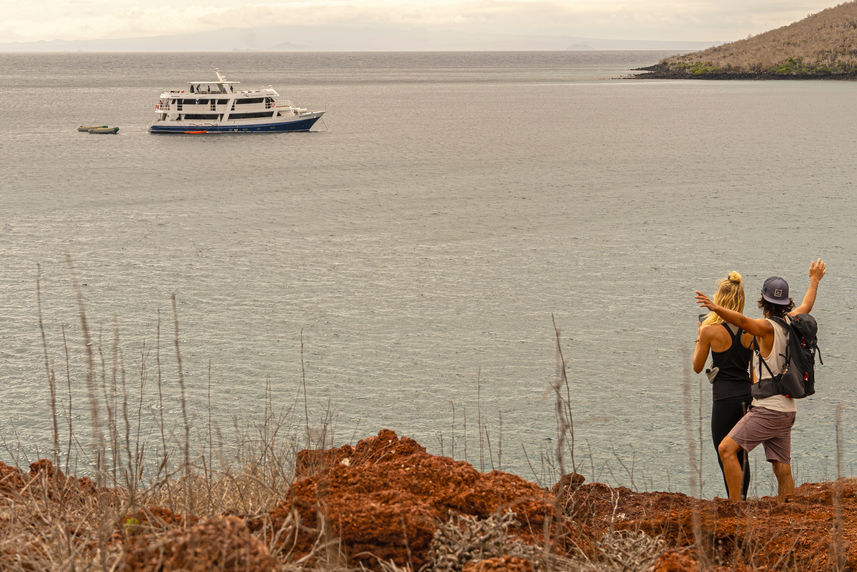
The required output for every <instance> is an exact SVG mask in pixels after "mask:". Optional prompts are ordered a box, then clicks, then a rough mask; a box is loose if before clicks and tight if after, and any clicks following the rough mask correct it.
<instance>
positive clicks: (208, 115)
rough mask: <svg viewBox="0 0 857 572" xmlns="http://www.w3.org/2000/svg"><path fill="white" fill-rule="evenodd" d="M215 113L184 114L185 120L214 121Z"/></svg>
mask: <svg viewBox="0 0 857 572" xmlns="http://www.w3.org/2000/svg"><path fill="white" fill-rule="evenodd" d="M216 115H217V114H216V113H185V114H184V118H185V119H214V118H215V116H216Z"/></svg>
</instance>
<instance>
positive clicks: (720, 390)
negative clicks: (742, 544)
mask: <svg viewBox="0 0 857 572" xmlns="http://www.w3.org/2000/svg"><path fill="white" fill-rule="evenodd" d="M713 297H714V303H715V304H717V305H718V306H722V307H724V308H728V309H730V310H733V311H735V312H738V313H742V312H743V311H744V281H743V280H742V278H741V275H740V274H739V273H737V272H734V271H733V272H730V273H729V275H728V276H727V277H726V278H723V279H722V280H720V281H719V282H718V283H717V291H716V292H715V293H714V296H713ZM703 316H704V317H705V319H704V320H703V321H702V322H701V323H700V324H699V331H698V335H697V340H696V349H695V350H694V352H693V370H694V371H695V372H696V373H699V372H701V371H702V368H703V367H705V362H706V361H707V360H708V354H709V353H711V360H712V366H711V369H710V373H709V380H710V381H711V384H712V393H713V396H712V397H713V402H712V405H711V439H712V441H714V449H715V451H716V450H717V447H718V446H719V445H720V441H722V440H723V438H724V437H726V435H728V434H729V431H731V430H732V428H733V427H734V426H735V424H736V423H738V421H739V420H740V419H741V417H743V416H744V413H745V412H746V411H747V409H748V408H749V406H750V403H751V401H752V400H753V397H752V395H751V394H750V388H751V386H752V382H751V380H750V373H749V372H750V368H749V365H750V358H751V357H752V356H753V350H752V343H753V336H752V335H750V334H748V333H747V332H745V331H743V330H742V329H741V328H739V327H738V326H733V325H732V324H729V323H727V322H725V321H724V320H723V318H721V317H720V316H719V315H717V314H715V313H714V312H710V313H709V314H708V315H707V316H705V315H704V314H703ZM703 316H700V318H702V317H703ZM738 461H739V463H740V464H741V467H742V468H743V470H744V476H743V482H742V486H741V498H747V489H748V487H749V486H750V467H749V466H748V464H747V453H746V452H745V451H743V450H742V451H741V453H740V454H739V457H738ZM717 462H718V463H719V464H720V471H721V472H723V463H722V461H721V460H720V455H718V456H717ZM723 482H724V484H725V483H726V474H725V473H723ZM727 493H728V485H727Z"/></svg>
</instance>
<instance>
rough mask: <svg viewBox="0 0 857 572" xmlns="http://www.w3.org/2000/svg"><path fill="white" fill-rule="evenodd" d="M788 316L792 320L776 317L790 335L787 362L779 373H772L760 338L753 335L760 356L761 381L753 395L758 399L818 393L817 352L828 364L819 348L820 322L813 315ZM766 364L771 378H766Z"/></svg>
mask: <svg viewBox="0 0 857 572" xmlns="http://www.w3.org/2000/svg"><path fill="white" fill-rule="evenodd" d="M788 318H789V319H788V320H784V319H782V318H772V320H774V321H775V322H777V323H778V324H780V325H781V326H783V327H784V328H785V330H786V335H787V337H788V339H787V340H786V353H785V355H783V354H780V356H782V357H783V358H784V360H783V363H784V364H785V365H784V367H783V370H782V372H781V373H780V374H779V375H774V374H773V373H772V372H771V368H769V367H768V364H767V363H765V360H764V359H762V356H761V354H760V352H759V345H758V343H757V342H756V339H755V338H753V349H754V350H755V351H756V356H757V357H758V359H759V381H757V382H756V383H754V384H753V388H752V393H753V397H754V398H756V399H763V398H765V397H770V396H772V395H785V396H786V397H792V398H794V399H802V398H804V397H809V396H810V395H812V394H813V393H815V354H816V353H818V362H819V363H820V364H822V365H823V364H824V362H823V361H822V360H821V352H820V351H819V350H818V337H817V334H818V323H817V322H816V321H815V318H813V317H812V316H810V315H809V314H797V315H795V316H789V317H788ZM762 364H764V365H765V369H767V370H768V374H770V375H771V377H770V378H768V379H762Z"/></svg>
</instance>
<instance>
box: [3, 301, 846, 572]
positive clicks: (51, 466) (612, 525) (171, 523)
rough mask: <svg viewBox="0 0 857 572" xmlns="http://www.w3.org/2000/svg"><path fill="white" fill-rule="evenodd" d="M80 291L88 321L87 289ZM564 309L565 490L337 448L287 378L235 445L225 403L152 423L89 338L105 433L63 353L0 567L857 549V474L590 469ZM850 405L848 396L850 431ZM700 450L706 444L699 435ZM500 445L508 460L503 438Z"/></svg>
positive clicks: (588, 564) (740, 556) (610, 560)
mask: <svg viewBox="0 0 857 572" xmlns="http://www.w3.org/2000/svg"><path fill="white" fill-rule="evenodd" d="M37 291H38V285H37ZM172 301H173V324H174V327H173V328H172V329H173V331H174V336H175V337H174V340H173V344H172V345H173V346H174V351H175V352H177V353H178V352H180V347H179V344H178V342H177V340H178V338H179V320H178V308H177V305H176V301H175V298H173V300H172ZM79 310H80V315H81V321H82V323H85V322H86V317H85V309H84V307H83V305H82V303H81V304H80V306H79ZM39 315H40V316H41V311H40V312H39ZM40 322H41V320H40ZM40 325H41V323H40ZM159 326H160V323H159ZM554 328H555V331H556V342H557V343H556V354H557V376H556V379H555V381H554V384H553V390H554V397H555V401H556V409H555V414H556V421H557V440H556V441H557V446H556V449H555V451H554V452H553V458H552V459H550V463H551V468H552V473H553V474H554V475H555V477H556V478H557V482H556V484H555V485H554V486H553V487H552V488H551V489H550V490H548V489H546V488H545V487H543V486H540V485H537V484H535V483H531V482H528V481H526V480H524V479H522V478H520V477H517V476H515V475H510V474H508V473H502V472H500V471H494V470H492V471H490V472H482V471H477V470H476V469H475V468H474V467H473V466H471V465H469V464H468V463H465V462H463V461H455V460H453V459H450V458H448V457H438V456H434V455H429V454H428V453H426V451H425V448H424V447H422V446H421V445H419V444H418V443H416V442H415V441H413V440H411V439H408V438H407V437H402V438H400V437H398V436H397V435H396V434H395V433H394V432H393V431H390V430H388V429H384V430H381V431H380V432H379V433H378V435H377V436H373V437H369V438H367V439H363V440H361V441H360V442H359V443H357V444H356V446H353V447H352V446H351V445H343V446H342V447H339V448H332V443H331V442H330V440H329V436H328V434H327V432H326V424H323V427H322V429H321V430H320V431H310V427H309V416H308V415H307V414H306V410H305V411H304V415H301V414H300V413H296V412H297V410H298V407H291V408H290V409H288V410H287V411H284V412H283V413H276V412H275V411H274V407H273V406H272V405H271V404H270V391H268V392H266V396H267V399H268V401H269V403H268V405H266V407H265V413H264V415H263V418H262V419H261V421H260V422H259V423H258V424H251V425H250V426H248V427H246V428H236V429H237V430H236V436H235V439H236V441H237V442H238V448H237V454H236V456H235V457H234V458H232V459H229V460H227V459H225V458H224V457H223V454H222V451H218V450H219V449H221V448H220V447H217V446H216V441H217V440H219V436H218V438H215V436H214V435H213V434H212V427H211V420H210V419H209V422H208V423H209V426H208V427H207V428H206V430H204V431H202V432H200V433H198V434H197V433H195V432H194V430H193V428H192V427H190V425H189V424H188V422H187V421H185V418H184V417H182V418H181V419H179V420H178V421H177V423H176V427H175V428H172V429H171V428H168V427H165V425H164V424H163V423H158V424H157V425H156V427H157V430H156V431H155V432H154V433H152V434H146V433H145V432H143V431H142V430H141V429H140V415H141V414H142V412H143V408H142V407H141V406H140V403H139V400H141V399H142V398H141V397H140V396H141V392H140V391H139V388H137V387H134V386H135V383H134V382H130V381H129V380H126V376H125V369H124V365H123V363H122V358H121V352H117V351H115V349H111V348H103V347H102V346H101V338H100V337H99V338H97V341H93V343H92V345H91V346H87V347H88V348H89V350H88V351H91V352H92V355H93V356H98V357H99V359H92V360H88V362H87V363H89V364H90V365H89V368H90V370H89V371H88V372H87V373H86V375H85V376H84V377H85V379H84V380H83V381H77V383H80V384H81V385H83V384H84V383H85V385H86V387H87V388H88V389H89V390H90V391H91V393H90V395H89V397H90V400H89V403H88V405H89V412H90V416H91V417H92V418H93V419H91V420H89V421H91V422H92V425H93V433H94V434H95V435H94V436H92V435H86V438H84V439H81V438H80V436H81V434H86V429H87V427H86V425H84V426H83V427H82V428H79V427H73V426H72V424H71V421H69V422H68V424H67V425H66V426H65V427H62V424H60V423H59V418H61V417H63V416H65V417H67V418H68V415H67V413H68V411H69V410H71V408H72V401H71V390H70V389H69V390H68V391H69V395H68V398H67V400H66V398H65V397H64V396H63V395H62V390H60V389H59V388H60V387H61V386H62V385H66V387H71V386H72V385H73V383H74V382H73V381H72V380H71V379H69V380H67V383H66V384H58V383H57V380H56V376H55V371H56V370H57V368H56V365H55V360H54V359H51V357H50V356H48V355H47V353H46V355H45V367H46V374H47V377H48V383H49V387H50V396H51V400H52V403H51V406H52V409H51V410H52V412H53V415H54V417H55V419H54V422H53V425H52V429H53V433H54V434H53V446H54V451H53V460H49V459H42V460H39V461H37V462H34V463H32V464H30V466H29V471H28V472H25V470H22V469H20V468H17V467H11V466H8V465H6V464H3V463H0V569H2V570H10V571H25V570H26V571H31V570H47V571H66V570H73V571H100V572H106V571H108V570H110V571H112V570H117V571H139V572H142V571H149V570H158V571H169V570H183V571H189V572H194V571H198V572H203V571H205V572H208V571H210V570H242V571H251V572H256V571H259V572H261V571H281V572H292V571H294V572H297V571H299V570H303V571H309V570H316V571H339V572H351V571H353V572H358V571H365V570H380V571H385V572H415V571H420V572H432V571H435V570H437V571H448V572H457V571H459V570H460V571H461V572H486V571H489V570H507V571H521V572H539V571H557V572H560V571H562V572H565V571H569V572H594V571H595V570H599V571H600V570H605V571H620V570H621V571H626V570H628V571H630V570H685V569H711V570H721V569H724V570H725V569H730V570H753V569H767V570H771V569H777V570H803V569H807V570H808V569H829V570H850V569H853V568H854V567H855V565H857V549H855V548H854V547H857V481H853V480H852V481H848V480H845V479H841V478H840V479H839V480H837V481H836V482H835V483H827V484H821V485H803V486H802V487H800V489H799V490H798V491H797V494H796V495H795V498H794V500H793V502H792V503H789V504H787V505H777V504H776V503H775V501H774V500H773V499H770V498H766V499H760V500H757V501H752V502H748V503H733V502H728V501H703V500H701V499H696V498H692V497H688V496H686V495H684V494H682V493H640V492H634V491H631V490H628V489H627V488H624V487H619V488H611V487H608V486H606V485H603V484H599V483H592V484H585V479H584V477H583V476H581V475H579V474H577V472H576V467H577V463H576V461H575V452H574V432H573V422H572V407H571V398H572V394H573V391H572V386H571V384H570V382H569V379H568V376H567V372H566V360H565V357H564V356H563V353H562V344H561V343H560V336H559V330H558V329H557V327H556V324H554ZM44 331H45V330H44V329H42V332H44ZM87 339H88V338H87ZM112 344H113V348H115V345H116V336H115V335H114V339H113V340H112ZM44 347H45V348H47V344H44ZM63 347H65V348H67V347H68V346H67V344H63ZM160 348H161V341H160V330H159V334H158V342H157V343H156V346H155V352H156V364H157V365H156V369H157V371H156V372H154V374H155V375H151V376H150V374H149V372H147V369H146V367H144V364H142V363H141V364H140V368H139V371H140V374H139V375H140V378H139V383H140V384H141V385H142V384H143V383H145V382H146V380H147V379H149V378H150V377H155V378H156V379H157V380H158V381H157V383H161V380H162V379H164V378H165V377H166V376H164V375H162V374H163V373H164V372H162V371H161V370H160V359H159V352H160ZM67 351H68V350H66V352H67ZM46 352H47V349H46ZM103 356H112V357H110V358H109V359H108V358H105V357H103ZM64 359H65V361H66V363H67V362H68V360H69V357H68V355H67V354H66V356H65V357H64ZM111 361H112V363H110V362H111ZM177 361H180V359H178V360H177ZM99 363H100V365H98V364H99ZM62 369H66V370H67V368H60V370H62ZM110 372H112V373H110ZM685 377H686V379H685V384H686V388H685V389H686V391H687V392H688V395H689V391H690V382H689V374H688V373H687V372H686V375H685ZM302 384H303V380H302ZM182 399H184V397H182ZM180 405H182V409H183V404H180ZM102 412H103V413H102ZM686 414H687V415H690V409H689V408H687V411H686ZM700 416H701V413H700ZM840 416H841V411H837V443H838V439H839V433H838V432H839V417H840ZM302 418H303V419H302ZM689 425H691V424H690V423H688V426H689ZM238 429H241V430H238ZM63 433H67V435H66V434H63ZM483 434H484V435H486V440H487V431H485V432H484V433H483ZM99 435H104V436H105V437H103V438H102V437H99ZM195 435H198V438H193V437H194V436H195ZM480 438H481V437H480ZM692 441H693V435H692V434H690V433H689V442H692ZM63 443H70V444H71V443H73V444H74V445H69V446H68V451H69V452H72V453H74V456H75V457H79V458H80V459H84V460H86V464H87V465H88V466H89V467H91V468H92V469H93V471H94V472H93V471H90V474H91V477H90V476H84V477H80V478H78V477H77V476H74V475H71V474H68V473H69V464H71V466H79V464H78V463H77V462H76V461H71V463H70V461H69V457H68V456H66V463H65V472H63V471H62V470H60V463H59V457H60V452H61V451H60V448H61V446H62V444H63ZM7 445H8V444H7ZM159 446H160V447H159ZM299 449H300V450H299ZM837 452H838V453H839V448H837ZM489 453H490V447H489ZM492 457H493V456H492ZM690 457H691V459H692V463H693V459H694V458H695V451H694V450H693V449H692V448H691V453H690ZM497 458H498V464H499V458H500V455H499V452H498V455H497ZM838 474H839V475H840V476H841V467H840V468H839V470H838ZM830 523H833V530H831V529H830Z"/></svg>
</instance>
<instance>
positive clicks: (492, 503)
mask: <svg viewBox="0 0 857 572" xmlns="http://www.w3.org/2000/svg"><path fill="white" fill-rule="evenodd" d="M297 465H298V467H299V475H302V476H303V477H304V478H300V479H298V480H296V481H295V483H294V484H293V485H292V488H291V489H290V491H289V495H288V498H287V499H286V500H285V501H283V502H282V503H280V505H279V506H277V507H276V508H275V509H274V510H273V511H272V512H271V515H270V516H271V520H272V523H273V525H274V527H275V529H276V528H278V527H279V526H280V525H281V524H282V523H283V522H284V521H285V519H287V518H289V515H290V514H292V513H293V511H294V512H296V513H297V514H298V515H299V517H300V521H301V523H302V525H303V526H304V527H309V528H311V529H313V530H314V531H317V532H318V531H326V532H327V533H328V534H330V535H331V536H332V537H333V538H336V539H338V541H339V542H340V543H341V546H342V549H343V551H344V552H345V556H346V557H347V558H348V559H349V560H352V561H354V562H355V563H360V564H364V565H368V566H371V565H373V564H377V562H378V560H379V559H380V560H382V561H390V560H392V561H394V562H395V563H396V564H397V565H401V566H405V565H410V566H412V567H413V568H414V569H416V568H419V567H420V566H421V565H422V564H424V563H425V561H426V554H427V551H428V548H429V545H430V543H431V540H432V535H433V534H434V532H435V530H437V527H438V524H439V523H440V522H443V521H445V520H447V519H448V518H449V517H450V516H451V515H453V514H464V515H470V516H475V517H479V518H485V517H488V516H490V515H492V514H500V513H502V512H505V510H506V509H511V510H512V511H513V512H514V513H515V515H516V519H517V520H518V521H519V523H520V524H519V525H518V526H517V527H516V528H514V529H510V533H512V534H513V535H516V536H518V537H519V538H521V539H522V540H524V541H526V542H530V543H537V542H538V541H539V540H540V539H541V538H542V537H543V535H544V525H545V520H546V519H547V518H548V517H549V516H551V515H553V514H554V512H555V510H554V509H555V498H554V496H553V495H551V494H550V493H549V492H548V491H545V490H544V489H541V488H540V487H538V486H537V485H535V484H533V483H530V482H527V481H525V480H524V479H522V478H520V477H517V476H515V475H511V474H508V473H502V472H499V471H492V472H490V473H484V474H483V473H480V472H479V471H477V470H476V469H474V468H473V466H471V465H470V464H468V463H465V462H463V461H454V460H452V459H450V458H447V457H436V456H433V455H429V454H427V453H426V451H425V448H424V447H422V446H421V445H419V444H418V443H417V442H416V441H414V440H412V439H409V438H407V437H403V438H399V437H398V436H397V435H396V434H395V433H394V432H393V431H390V430H387V429H385V430H382V431H381V432H380V433H378V435H377V436H376V437H370V438H368V439H364V440H362V441H360V442H359V443H358V444H357V446H356V447H351V446H348V445H346V446H344V447H340V448H338V449H332V450H329V451H302V452H301V453H299V454H298V459H297ZM556 522H557V521H556V519H552V523H553V524H554V530H555V531H557V529H556V527H555V525H556ZM559 536H560V538H562V534H559ZM314 541H315V536H314V534H313V533H312V531H306V530H305V531H304V532H303V533H302V534H300V535H299V536H298V544H297V545H296V546H295V550H296V552H297V553H299V554H307V553H309V551H310V550H311V548H312V546H313V542H314ZM582 543H583V544H586V542H585V541H582Z"/></svg>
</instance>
